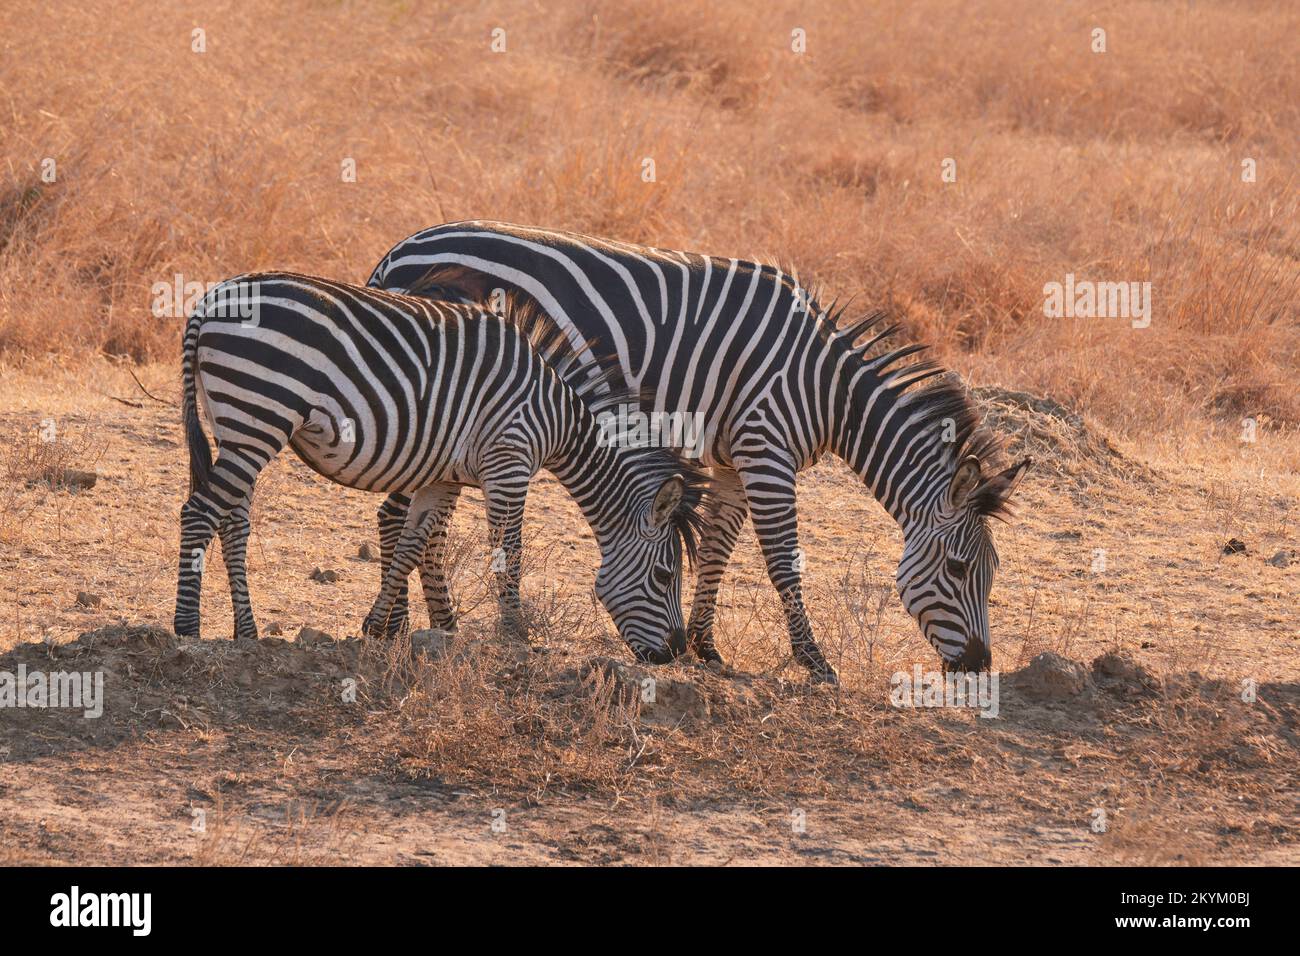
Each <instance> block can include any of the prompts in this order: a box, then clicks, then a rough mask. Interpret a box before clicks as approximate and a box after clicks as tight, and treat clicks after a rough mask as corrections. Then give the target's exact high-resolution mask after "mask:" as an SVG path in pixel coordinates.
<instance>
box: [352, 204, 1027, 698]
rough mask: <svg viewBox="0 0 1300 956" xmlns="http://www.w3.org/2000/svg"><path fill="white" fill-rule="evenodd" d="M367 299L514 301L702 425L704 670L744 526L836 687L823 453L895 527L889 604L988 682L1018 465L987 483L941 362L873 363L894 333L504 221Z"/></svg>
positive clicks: (439, 231) (968, 415) (981, 443)
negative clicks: (509, 296)
mask: <svg viewBox="0 0 1300 956" xmlns="http://www.w3.org/2000/svg"><path fill="white" fill-rule="evenodd" d="M369 284H370V285H371V286H377V287H382V288H388V289H399V290H413V291H415V292H417V293H418V292H422V291H423V290H425V289H429V290H431V294H434V295H446V294H449V293H451V294H455V295H459V296H467V297H469V298H471V299H477V300H479V301H483V300H484V299H485V297H486V298H490V297H492V296H494V295H495V294H496V293H495V290H496V289H504V290H511V291H513V292H516V293H523V294H525V295H527V296H529V297H531V298H532V299H533V300H534V301H535V302H536V303H537V305H538V306H539V307H540V308H541V309H542V310H543V311H544V312H545V313H546V314H547V315H549V316H550V317H551V319H552V320H553V321H554V322H555V323H556V324H557V325H558V327H559V328H560V329H561V330H563V331H564V333H565V334H566V335H567V336H568V338H569V340H570V341H571V342H572V343H573V344H574V345H575V347H581V344H582V343H584V342H599V343H600V344H601V346H602V347H606V348H609V349H610V350H611V351H612V353H613V354H614V355H616V356H617V360H618V364H619V367H620V369H621V370H622V373H623V376H624V378H625V380H626V382H627V384H628V385H629V386H630V387H632V388H633V389H636V390H637V392H638V394H640V395H641V396H642V400H643V403H644V407H645V409H646V410H647V411H660V412H663V411H670V412H673V411H676V412H698V413H702V414H703V416H704V445H703V447H704V452H703V455H702V456H701V458H702V463H703V464H705V465H708V466H711V467H712V469H713V471H714V484H713V493H712V496H711V497H712V502H711V504H710V505H709V506H708V508H707V509H706V514H705V517H704V522H705V527H704V531H703V535H702V541H701V558H700V564H699V566H698V569H697V572H698V577H697V584H696V590H695V598H694V604H693V606H692V609H691V617H690V625H689V636H690V644H691V646H692V647H693V648H694V650H695V652H696V653H697V654H698V655H699V656H700V657H701V658H704V659H708V660H717V659H719V657H718V653H717V650H716V649H715V647H714V642H713V620H714V608H715V605H716V601H717V593H718V586H719V584H720V582H721V580H722V575H723V572H724V570H725V568H726V566H727V562H728V560H729V558H730V556H731V552H732V549H733V547H734V546H735V542H736V537H737V534H738V533H739V531H740V528H741V526H742V525H743V523H744V521H745V518H746V515H749V516H751V517H752V520H753V524H754V530H755V532H756V534H757V537H758V541H759V545H760V546H761V548H762V551H763V557H764V559H765V561H766V564H767V572H768V576H769V578H770V579H771V581H772V584H773V585H774V586H775V587H776V589H777V592H778V593H779V594H780V596H781V601H782V606H783V608H784V612H785V617H786V623H787V627H788V630H789V634H790V640H791V645H792V648H793V651H794V656H795V659H796V660H798V661H799V662H800V663H801V664H803V665H804V666H805V667H807V668H808V669H809V670H810V671H811V672H812V674H813V677H814V678H815V679H823V680H830V681H834V680H835V679H836V674H835V671H834V669H833V668H832V667H831V666H830V665H829V664H828V663H827V662H826V660H825V657H824V655H823V654H822V652H821V650H820V649H819V648H818V646H817V644H816V642H815V641H814V639H813V633H812V629H811V627H810V626H809V623H808V617H807V614H806V612H805V610H804V603H803V593H802V586H801V577H802V574H801V572H802V569H803V563H804V561H803V553H802V552H801V551H800V549H799V539H798V532H797V519H796V511H795V475H796V474H797V473H798V472H799V471H801V470H803V469H804V468H807V467H809V466H811V465H812V464H813V463H815V462H816V461H817V460H818V459H819V458H820V457H821V456H822V455H823V454H824V453H826V452H828V451H829V452H833V453H834V454H836V455H838V456H839V457H840V458H842V459H843V460H844V461H845V462H847V463H848V465H849V466H850V467H851V468H853V469H854V471H856V472H857V473H858V475H859V476H860V477H861V478H862V481H863V482H864V484H865V485H866V486H867V487H868V488H869V489H870V490H871V492H872V493H873V494H874V495H875V497H876V499H877V500H878V501H880V503H881V504H882V505H883V506H884V507H885V509H886V510H887V511H888V512H889V514H890V515H891V516H893V518H894V519H895V520H896V521H897V522H898V524H899V525H900V527H901V528H902V531H903V535H904V541H905V544H904V550H903V556H902V559H901V561H900V563H899V565H898V573H897V579H896V580H897V586H898V590H899V594H900V596H901V598H902V601H903V604H904V605H905V606H906V608H907V610H908V611H909V612H910V613H911V615H912V616H913V617H914V618H915V619H916V621H917V623H918V624H919V625H920V628H921V631H922V633H923V634H924V636H925V637H926V639H927V640H928V641H929V642H930V643H931V644H932V645H933V646H934V647H935V649H936V650H937V651H938V652H939V654H940V655H941V657H942V659H943V661H944V664H945V667H948V668H952V669H963V670H972V669H974V670H978V669H983V668H986V667H988V666H990V663H991V659H992V656H991V651H990V643H989V629H988V594H989V589H990V587H991V586H992V583H993V573H994V569H995V568H996V567H997V555H996V553H995V551H994V548H993V540H992V537H991V534H990V530H989V522H988V518H989V516H990V515H994V514H997V513H999V512H1000V511H1002V510H1003V509H1004V506H1005V504H1006V501H1007V499H1008V497H1009V496H1010V494H1011V492H1012V491H1013V490H1014V488H1015V486H1016V484H1017V483H1018V481H1019V480H1020V478H1021V477H1022V475H1023V474H1024V472H1025V469H1026V468H1027V467H1028V465H1029V460H1028V459H1025V460H1024V461H1021V462H1019V463H1017V464H1015V465H1014V466H1012V467H1010V468H1007V469H1006V470H1004V471H1001V472H994V471H993V469H991V468H989V467H988V465H989V464H990V462H989V459H990V457H991V456H992V455H993V454H994V452H995V451H996V445H995V443H994V442H993V441H992V440H991V439H989V438H988V437H987V436H983V435H981V434H979V433H977V425H978V416H977V414H976V413H975V411H974V410H973V408H972V407H971V405H970V404H969V403H968V401H967V399H966V397H965V395H964V393H963V392H962V391H961V389H960V388H959V387H957V386H955V385H953V384H950V383H948V382H946V381H944V380H937V381H936V380H932V379H934V378H935V376H937V375H939V374H940V372H941V371H942V370H941V369H939V368H938V367H937V366H935V365H932V364H930V363H915V364H910V365H908V364H900V361H901V360H902V359H905V358H906V357H908V356H910V355H913V354H915V353H916V352H918V351H920V350H921V348H922V346H918V345H909V346H905V347H902V348H897V349H894V350H892V351H889V352H887V353H885V354H881V355H873V354H872V347H873V346H875V345H877V344H878V343H880V342H881V341H882V340H884V339H885V338H886V337H888V336H889V335H890V334H891V333H892V332H894V331H895V330H896V329H895V327H886V328H883V329H882V328H881V327H880V318H881V316H880V315H879V314H876V315H872V316H869V317H867V318H866V319H865V320H863V321H861V322H859V323H857V324H855V325H852V326H850V327H847V328H843V329H841V328H839V327H838V326H837V321H836V320H837V319H838V317H839V313H837V312H834V311H833V310H832V312H831V313H830V314H828V313H826V312H823V311H822V310H821V308H820V307H819V306H818V305H817V303H816V301H815V298H814V296H813V295H812V294H811V293H810V292H809V290H807V289H805V288H804V287H802V286H801V285H800V284H799V282H798V280H797V279H796V278H795V277H794V276H791V275H787V274H786V273H784V272H782V271H781V270H780V269H779V268H776V267H773V266H769V265H762V264H759V263H755V262H745V261H740V260H736V259H722V258H715V257H710V256H701V255H694V254H690V253H685V252H674V251H669V250H663V249H654V248H649V247H645V246H637V245H632V244H630V243H625V242H614V241H610V240H605V239H596V238H591V237H587V236H580V235H575V234H570V233H563V232H554V231H550V230H541V229H532V228H527V227H521V226H513V225H508V224H505V223H497V222H461V223H451V224H448V225H443V226H437V227H434V228H431V229H427V230H425V231H423V232H419V233H416V234H415V235H413V236H411V237H409V238H408V239H405V240H403V241H402V242H400V243H398V244H397V245H396V246H395V247H393V249H392V250H390V251H389V253H388V254H387V255H385V256H384V258H383V259H382V260H381V261H380V263H379V265H378V266H377V267H376V268H375V270H374V272H373V273H372V274H371V276H370V280H369ZM868 331H870V332H872V337H871V338H870V340H869V341H867V342H865V343H864V344H862V345H856V344H855V343H856V342H857V341H858V340H859V339H861V338H862V337H863V336H864V335H865V334H866V333H867V332H868ZM927 380H931V381H928V382H927ZM922 382H926V384H925V385H924V386H923V387H920V388H910V386H914V385H917V384H918V383H922ZM395 506H397V507H400V502H399V503H395Z"/></svg>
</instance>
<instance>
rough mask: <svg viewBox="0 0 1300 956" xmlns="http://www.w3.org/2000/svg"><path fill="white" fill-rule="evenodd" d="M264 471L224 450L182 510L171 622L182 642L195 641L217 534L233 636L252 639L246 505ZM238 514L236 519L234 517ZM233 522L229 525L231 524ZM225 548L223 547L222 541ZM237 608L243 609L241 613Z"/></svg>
mask: <svg viewBox="0 0 1300 956" xmlns="http://www.w3.org/2000/svg"><path fill="white" fill-rule="evenodd" d="M264 465H265V461H264V460H262V459H254V458H252V457H250V456H244V455H240V454H239V452H238V451H237V450H235V449H232V448H223V449H222V451H221V453H220V454H219V455H218V456H217V460H216V462H215V463H214V464H213V466H212V472H211V475H210V476H209V478H208V480H207V481H206V482H204V483H203V484H202V485H201V486H200V487H198V488H195V489H194V490H193V491H192V492H191V493H190V496H189V498H188V499H186V501H185V504H184V505H182V506H181V549H180V566H179V569H178V572H177V581H176V616H175V619H174V622H173V630H175V631H176V633H177V634H179V635H181V636H183V637H198V636H199V598H200V594H201V592H202V589H203V571H204V569H205V567H206V565H207V557H208V550H209V546H210V545H211V543H212V538H213V537H214V536H215V535H216V534H217V533H218V531H220V532H221V534H222V541H223V548H224V547H229V551H227V552H226V563H227V568H228V572H229V577H230V583H231V595H232V600H233V603H234V605H235V628H236V635H237V636H244V635H249V636H256V634H257V627H256V625H255V624H254V623H253V611H252V608H251V607H250V606H249V605H248V581H247V578H246V576H245V561H244V555H245V552H246V549H247V543H248V503H249V500H250V498H251V495H252V490H253V484H254V482H256V481H257V475H258V473H259V472H260V471H261V470H262V467H263V466H264ZM236 512H238V514H239V517H234V516H235V514H236ZM232 518H234V520H233V521H232V520H230V519H232ZM228 535H229V536H230V537H229V542H230V543H229V545H226V541H227V536H228ZM241 603H242V607H241Z"/></svg>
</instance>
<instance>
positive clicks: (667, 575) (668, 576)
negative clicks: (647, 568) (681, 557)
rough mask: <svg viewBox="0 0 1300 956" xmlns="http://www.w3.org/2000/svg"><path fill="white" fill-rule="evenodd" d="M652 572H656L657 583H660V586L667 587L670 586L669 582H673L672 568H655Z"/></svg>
mask: <svg viewBox="0 0 1300 956" xmlns="http://www.w3.org/2000/svg"><path fill="white" fill-rule="evenodd" d="M652 573H653V574H654V579H655V583H656V584H658V585H659V586H660V587H665V588H666V587H668V585H669V584H671V583H672V580H673V569H672V568H655V569H654V571H653V572H652Z"/></svg>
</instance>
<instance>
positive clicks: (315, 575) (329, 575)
mask: <svg viewBox="0 0 1300 956" xmlns="http://www.w3.org/2000/svg"><path fill="white" fill-rule="evenodd" d="M311 579H312V580H313V581H319V582H320V583H321V584H333V583H335V582H336V581H338V579H339V573H338V572H337V571H329V570H325V571H322V570H321V569H320V568H317V569H316V570H315V571H313V572H312V573H311Z"/></svg>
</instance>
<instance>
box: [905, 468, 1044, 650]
mask: <svg viewBox="0 0 1300 956" xmlns="http://www.w3.org/2000/svg"><path fill="white" fill-rule="evenodd" d="M1029 465H1030V459H1028V458H1026V459H1024V460H1023V461H1021V462H1018V463H1017V464H1015V465H1012V466H1011V467H1010V468H1008V469H1006V470H1005V471H1002V472H999V473H997V474H995V475H991V476H987V477H986V476H985V475H984V473H983V470H982V465H981V462H980V459H979V457H978V456H976V455H966V456H964V457H963V458H962V459H961V461H960V463H958V464H957V466H956V469H955V471H953V473H952V475H951V476H950V477H945V479H944V480H943V481H942V482H941V483H940V484H939V485H938V487H937V488H936V489H935V494H934V496H933V501H932V502H931V504H930V506H929V508H928V509H927V511H928V514H923V515H922V516H921V518H920V520H918V521H917V522H916V523H915V524H914V525H913V526H912V527H911V528H910V529H907V531H906V532H905V536H904V537H905V545H904V549H903V557H902V560H901V561H900V562H899V564H898V578H897V581H898V593H899V596H900V597H901V598H902V599H903V605H904V606H905V607H906V608H907V610H908V613H910V614H911V615H912V617H914V618H916V622H917V624H919V625H920V627H921V633H922V634H924V635H925V639H926V640H927V641H929V642H930V644H931V645H932V646H933V647H934V649H935V650H937V651H938V652H939V655H940V656H941V657H942V658H943V663H944V669H945V670H955V671H981V670H987V669H988V668H989V667H990V666H991V665H992V662H993V651H992V645H991V643H990V640H989V591H990V590H991V589H992V587H993V574H994V572H995V571H996V570H997V567H998V554H997V551H996V550H995V549H994V547H993V536H992V534H991V533H990V530H989V519H990V517H991V516H993V515H996V514H999V513H1001V512H1003V511H1005V508H1006V503H1007V499H1008V498H1009V497H1010V496H1011V493H1012V492H1013V491H1014V490H1015V487H1016V485H1017V484H1018V483H1019V481H1020V479H1021V478H1022V477H1023V476H1024V473H1025V470H1026V469H1027V468H1028V467H1029Z"/></svg>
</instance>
